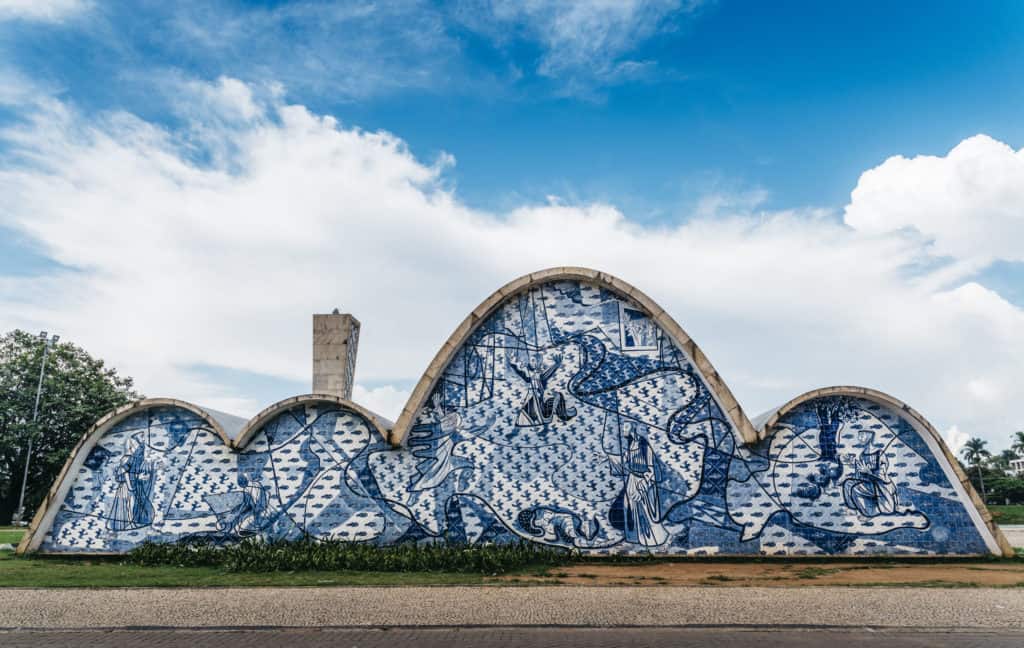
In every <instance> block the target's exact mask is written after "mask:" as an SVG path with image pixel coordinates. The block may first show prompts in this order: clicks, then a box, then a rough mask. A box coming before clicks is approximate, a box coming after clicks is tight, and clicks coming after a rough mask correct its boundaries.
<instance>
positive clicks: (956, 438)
mask: <svg viewBox="0 0 1024 648" xmlns="http://www.w3.org/2000/svg"><path fill="white" fill-rule="evenodd" d="M942 438H943V440H944V441H945V442H946V445H947V446H949V450H950V452H952V453H953V454H954V455H955V456H956V457H958V458H959V457H960V451H961V450H963V447H964V446H965V445H967V442H968V441H970V439H971V435H970V434H967V433H966V432H962V431H961V430H960V428H958V427H957V426H955V425H953V426H950V428H949V429H948V430H946V431H945V432H943V433H942Z"/></svg>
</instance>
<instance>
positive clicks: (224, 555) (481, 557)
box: [126, 539, 573, 574]
mask: <svg viewBox="0 0 1024 648" xmlns="http://www.w3.org/2000/svg"><path fill="white" fill-rule="evenodd" d="M572 558H573V553H572V552H570V551H569V550H566V549H560V548H557V547H548V546H544V545H539V544H536V543H531V542H521V543H515V544H501V545H472V546H470V545H457V544H442V543H437V544H411V543H410V544H401V545H395V546H389V547H378V546H375V545H369V544H361V543H354V542H342V541H336V540H312V539H305V540H297V541H271V542H264V541H261V540H254V539H249V540H244V541H242V542H239V543H237V544H230V545H226V546H217V545H215V544H213V543H209V542H201V541H198V542H189V543H178V544H154V543H146V544H143V545H141V546H139V547H137V548H136V549H134V550H133V551H132V552H131V553H129V554H128V555H127V557H126V561H127V562H128V563H131V564H135V565H143V566H154V565H181V566H186V567H201V566H209V567H221V568H223V569H224V570H225V571H228V572H273V571H380V572H424V571H441V572H458V573H479V574H503V573H506V572H509V571H513V570H518V569H523V568H525V567H552V566H557V565H563V564H566V563H567V562H569V560H571V559H572Z"/></svg>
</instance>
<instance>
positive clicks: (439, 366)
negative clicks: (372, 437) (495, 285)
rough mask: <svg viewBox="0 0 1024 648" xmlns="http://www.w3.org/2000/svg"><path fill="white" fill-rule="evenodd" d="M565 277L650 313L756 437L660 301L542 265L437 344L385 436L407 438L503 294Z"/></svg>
mask: <svg viewBox="0 0 1024 648" xmlns="http://www.w3.org/2000/svg"><path fill="white" fill-rule="evenodd" d="M563 279H570V280H577V281H583V282H587V283H591V284H596V285H598V286H602V287H605V288H609V289H611V290H613V291H615V292H617V293H620V294H622V295H625V296H627V297H629V298H630V299H632V300H633V301H635V302H636V303H637V304H639V305H640V306H641V307H643V308H644V309H645V310H646V311H647V312H648V314H649V315H650V317H651V319H653V320H654V322H655V323H656V324H657V325H658V326H660V327H661V329H662V330H663V331H665V333H666V334H668V336H669V337H670V338H672V341H673V342H675V344H676V346H678V347H679V348H680V349H681V350H682V351H683V353H685V354H686V355H687V356H688V357H689V359H690V361H691V362H693V364H694V366H695V367H696V368H697V370H698V371H699V372H700V374H701V376H702V377H703V378H704V381H705V382H706V383H707V385H708V388H709V389H710V390H711V393H712V395H713V396H714V397H715V399H716V400H717V401H718V405H719V406H720V407H721V408H722V411H723V412H724V413H725V416H726V417H727V418H728V419H729V421H730V422H731V423H732V424H733V427H734V428H735V429H736V430H737V431H738V432H739V435H740V437H741V440H742V441H743V442H744V443H755V442H756V441H757V431H756V430H755V429H754V426H753V424H752V423H751V422H750V419H748V418H747V415H746V414H745V413H744V412H743V409H742V408H741V407H740V404H739V402H738V401H737V400H736V398H735V397H734V396H733V395H732V392H731V391H730V390H729V387H728V386H727V385H726V384H725V381H724V380H722V377H721V376H720V375H719V374H718V371H716V370H715V368H714V366H712V364H711V361H710V360H708V358H707V356H706V355H704V352H703V351H701V349H700V347H699V346H697V343H696V342H694V341H693V340H692V339H691V338H690V336H689V335H687V334H686V331H684V330H683V328H682V327H681V326H679V324H678V323H677V322H676V321H675V320H674V319H672V317H671V316H670V315H669V314H668V313H666V312H665V309H663V308H662V307H661V306H658V304H657V303H656V302H655V301H654V300H653V299H651V298H650V297H648V296H647V295H646V294H645V293H643V292H642V291H640V290H639V289H638V288H636V287H634V286H633V285H631V284H629V283H627V282H625V281H623V280H622V279H619V278H618V277H615V276H613V275H610V274H608V273H606V272H599V271H597V270H592V269H590V268H580V267H571V266H563V267H557V268H548V269H546V270H540V271H538V272H531V273H530V274H528V275H523V276H522V277H519V278H518V279H514V280H512V281H510V282H508V283H507V284H505V285H504V286H502V287H501V288H499V289H498V290H496V291H494V292H493V293H492V294H491V296H490V297H488V298H487V299H485V300H484V301H483V302H482V303H481V304H480V305H479V306H477V307H476V308H475V309H473V311H472V312H471V313H470V314H469V315H468V316H467V317H466V319H464V320H462V323H461V324H459V326H458V327H457V328H456V329H455V331H454V332H453V333H452V334H451V335H450V336H449V337H448V340H447V341H446V342H445V343H444V344H443V345H442V346H441V349H440V350H439V351H438V352H437V355H435V356H434V359H433V361H431V363H430V365H428V366H427V370H426V371H425V372H423V376H422V377H421V378H420V380H419V382H418V383H416V387H415V388H414V389H413V391H412V394H411V395H410V396H409V400H408V401H407V402H406V405H405V408H404V409H402V413H401V414H400V415H399V416H398V420H397V421H396V422H395V425H394V426H393V427H392V428H391V434H390V435H389V436H388V442H389V443H391V444H392V445H395V446H398V445H401V444H402V442H403V441H404V440H405V437H406V434H408V432H409V429H410V428H411V427H412V425H413V423H414V420H413V417H414V416H415V415H416V412H417V411H419V409H420V408H421V407H423V405H424V404H425V403H426V402H427V399H428V398H429V397H430V393H431V392H432V391H433V390H434V386H435V385H436V384H437V381H438V379H439V378H440V377H441V374H442V373H444V370H445V368H447V366H448V363H449V362H450V361H451V359H452V358H453V357H454V356H455V353H456V352H457V351H458V349H459V347H461V346H462V344H463V343H464V342H465V341H466V340H468V339H469V336H470V335H472V334H473V332H474V331H475V330H476V329H477V328H478V327H479V326H480V325H481V324H482V323H483V322H484V321H485V320H486V319H487V318H488V317H489V316H490V315H491V314H492V313H494V311H496V310H497V309H498V307H499V306H501V304H502V303H504V302H505V300H506V299H507V298H509V297H511V296H513V295H515V294H517V293H520V292H522V291H524V290H527V289H529V288H532V287H533V286H536V285H539V284H542V283H547V282H550V281H558V280H563Z"/></svg>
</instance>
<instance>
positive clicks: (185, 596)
mask: <svg viewBox="0 0 1024 648" xmlns="http://www.w3.org/2000/svg"><path fill="white" fill-rule="evenodd" d="M0 592H2V601H3V604H2V607H0V628H124V627H168V628H171V627H177V628H201V627H207V628H209V627H221V628H224V627H231V628H237V627H268V626H269V627H316V626H330V627H345V626H543V625H565V626H689V625H703V626H718V625H741V626H833V627H863V626H872V627H880V628H898V627H903V628H959V629H965V628H1004V629H1024V589H1021V588H1011V589H984V588H979V589H926V588H843V587H803V588H792V589H785V588H757V587H751V588H721V589H716V588H711V587H702V588H690V587H664V588H656V587H403V588H376V587H366V588H269V587H267V588H231V589H227V588H225V589H221V588H216V589H95V590H87V589H4V590H0Z"/></svg>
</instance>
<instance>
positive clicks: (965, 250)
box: [846, 135, 1024, 266]
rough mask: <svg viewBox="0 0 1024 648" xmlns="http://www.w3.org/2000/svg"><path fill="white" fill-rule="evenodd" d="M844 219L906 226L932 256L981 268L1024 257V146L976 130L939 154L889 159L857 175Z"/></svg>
mask: <svg viewBox="0 0 1024 648" xmlns="http://www.w3.org/2000/svg"><path fill="white" fill-rule="evenodd" d="M846 222H847V223H848V224H849V225H851V226H852V227H855V228H857V229H858V230H861V231H864V232H875V233H887V232H894V231H898V230H900V229H904V228H907V229H911V230H914V231H916V232H918V233H920V235H922V236H923V237H924V238H925V239H926V240H929V241H931V242H932V246H933V250H934V252H935V253H936V254H940V255H948V256H951V257H954V258H956V259H962V260H964V261H966V262H969V263H974V264H978V265H982V266H983V265H986V264H988V263H990V262H991V261H993V260H995V259H1005V260H1007V261H1024V244H1022V242H1024V149H1021V150H1018V151H1014V150H1013V149H1012V148H1011V147H1010V146H1007V145H1006V144H1004V143H1002V142H999V141H996V140H994V139H992V138H991V137H987V136H985V135H976V136H974V137H970V138H968V139H966V140H964V141H963V142H961V143H960V144H958V145H957V146H956V147H954V148H953V150H951V151H950V152H949V154H948V155H946V156H944V157H936V156H931V155H919V156H917V157H914V158H910V159H907V158H905V157H903V156H895V157H891V158H889V159H888V160H886V161H885V162H884V163H883V164H881V165H879V166H877V167H875V168H874V169H871V170H870V171H868V172H866V173H864V174H863V175H862V176H861V178H860V181H859V182H858V183H857V187H856V188H855V189H854V190H853V200H852V202H851V203H850V205H849V206H848V207H847V208H846Z"/></svg>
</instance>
